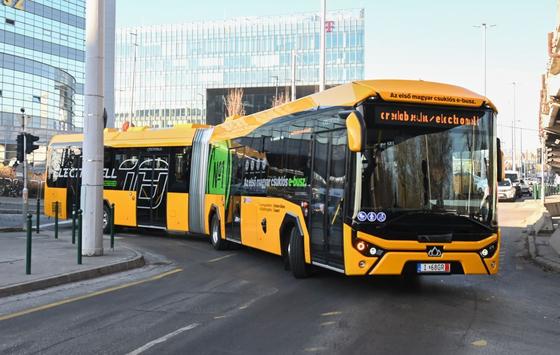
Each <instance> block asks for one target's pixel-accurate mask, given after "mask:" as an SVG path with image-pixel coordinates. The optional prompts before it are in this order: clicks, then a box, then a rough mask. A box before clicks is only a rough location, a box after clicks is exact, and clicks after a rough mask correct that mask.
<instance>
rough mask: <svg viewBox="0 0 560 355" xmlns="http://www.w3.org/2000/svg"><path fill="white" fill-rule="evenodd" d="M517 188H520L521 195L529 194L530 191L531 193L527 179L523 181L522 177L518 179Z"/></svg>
mask: <svg viewBox="0 0 560 355" xmlns="http://www.w3.org/2000/svg"><path fill="white" fill-rule="evenodd" d="M519 190H520V194H521V196H524V195H528V196H531V193H532V190H531V186H529V184H528V183H527V181H525V180H523V179H521V180H519Z"/></svg>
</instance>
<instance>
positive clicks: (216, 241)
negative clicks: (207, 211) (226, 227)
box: [210, 213, 227, 250]
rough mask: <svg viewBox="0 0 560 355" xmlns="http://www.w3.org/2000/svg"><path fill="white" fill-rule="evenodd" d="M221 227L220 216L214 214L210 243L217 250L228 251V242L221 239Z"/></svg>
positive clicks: (211, 223)
mask: <svg viewBox="0 0 560 355" xmlns="http://www.w3.org/2000/svg"><path fill="white" fill-rule="evenodd" d="M221 235H222V233H221V226H220V220H219V219H218V215H217V214H215V213H214V215H213V216H212V221H211V222H210V242H211V243H212V246H213V247H214V249H216V250H225V249H227V241H226V240H224V239H222V238H221Z"/></svg>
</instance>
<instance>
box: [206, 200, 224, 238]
mask: <svg viewBox="0 0 560 355" xmlns="http://www.w3.org/2000/svg"><path fill="white" fill-rule="evenodd" d="M204 201H205V202H204V215H205V216H207V218H206V223H204V233H205V234H208V235H209V234H210V211H211V210H212V208H217V209H218V214H219V218H220V228H221V232H222V238H225V234H224V233H225V230H226V216H225V213H224V211H225V208H224V196H222V195H210V194H206V197H205V199H204Z"/></svg>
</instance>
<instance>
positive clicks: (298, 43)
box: [115, 10, 364, 127]
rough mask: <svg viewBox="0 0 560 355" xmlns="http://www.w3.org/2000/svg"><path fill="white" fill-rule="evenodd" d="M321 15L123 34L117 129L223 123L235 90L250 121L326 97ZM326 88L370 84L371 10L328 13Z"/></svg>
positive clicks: (119, 32) (120, 34) (128, 30)
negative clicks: (367, 26) (367, 20)
mask: <svg viewBox="0 0 560 355" xmlns="http://www.w3.org/2000/svg"><path fill="white" fill-rule="evenodd" d="M320 23H321V21H320V17H319V15H318V14H290V15H285V16H270V17H247V18H233V19H227V20H221V21H203V22H193V23H186V24H177V25H155V26H147V27H138V28H122V29H117V38H116V64H115V71H116V77H115V112H116V115H115V116H116V126H117V127H120V126H121V125H122V123H124V122H125V121H128V122H131V123H133V124H134V125H137V126H144V125H145V126H153V127H167V126H172V125H175V124H180V123H210V124H216V123H219V122H222V121H223V120H224V118H225V116H226V113H225V109H224V106H225V105H224V101H225V99H226V97H227V95H228V93H229V91H230V90H231V89H234V88H242V89H243V91H244V96H243V106H244V109H245V112H246V113H248V114H249V113H252V112H257V111H261V110H263V109H267V108H270V107H271V105H272V101H273V99H274V97H279V96H280V95H287V96H288V97H289V96H290V95H291V93H290V87H291V84H292V79H293V77H294V76H293V75H292V58H293V57H295V58H296V66H295V83H296V86H297V90H296V94H297V97H301V96H304V95H307V94H310V93H313V92H315V91H317V90H318V85H319V49H320ZM325 28H326V85H327V86H333V85H337V84H341V83H346V82H348V81H352V80H359V79H363V77H364V10H341V11H332V12H328V13H327V19H326V26H325Z"/></svg>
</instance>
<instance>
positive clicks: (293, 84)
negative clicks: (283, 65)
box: [292, 49, 297, 101]
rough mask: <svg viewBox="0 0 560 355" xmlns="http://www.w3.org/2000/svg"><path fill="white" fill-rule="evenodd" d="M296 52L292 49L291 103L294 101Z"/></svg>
mask: <svg viewBox="0 0 560 355" xmlns="http://www.w3.org/2000/svg"><path fill="white" fill-rule="evenodd" d="M296 61H297V54H296V50H295V49H292V101H295V100H296Z"/></svg>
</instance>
